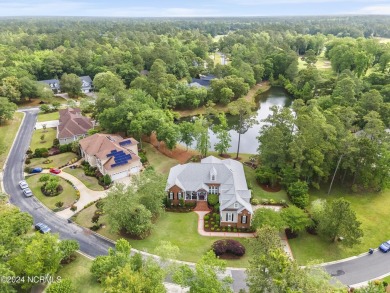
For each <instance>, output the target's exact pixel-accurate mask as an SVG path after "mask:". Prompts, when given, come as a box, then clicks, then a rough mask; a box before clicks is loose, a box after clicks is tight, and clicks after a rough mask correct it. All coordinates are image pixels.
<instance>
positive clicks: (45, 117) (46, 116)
mask: <svg viewBox="0 0 390 293" xmlns="http://www.w3.org/2000/svg"><path fill="white" fill-rule="evenodd" d="M58 119H60V113H59V112H58V111H56V112H52V113H43V112H41V113H39V114H38V120H37V121H38V122H43V121H51V120H58Z"/></svg>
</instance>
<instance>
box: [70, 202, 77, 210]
mask: <svg viewBox="0 0 390 293" xmlns="http://www.w3.org/2000/svg"><path fill="white" fill-rule="evenodd" d="M70 210H71V211H72V212H74V211H76V210H77V206H75V205H74V204H72V206H71V207H70Z"/></svg>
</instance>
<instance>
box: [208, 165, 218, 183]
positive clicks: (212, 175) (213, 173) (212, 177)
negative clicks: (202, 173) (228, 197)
mask: <svg viewBox="0 0 390 293" xmlns="http://www.w3.org/2000/svg"><path fill="white" fill-rule="evenodd" d="M215 180H217V170H215V168H214V167H213V168H211V170H210V181H215Z"/></svg>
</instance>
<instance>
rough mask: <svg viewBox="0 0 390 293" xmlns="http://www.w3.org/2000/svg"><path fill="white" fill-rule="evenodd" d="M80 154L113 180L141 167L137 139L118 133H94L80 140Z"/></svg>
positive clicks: (126, 175) (138, 170) (137, 170)
mask: <svg viewBox="0 0 390 293" xmlns="http://www.w3.org/2000/svg"><path fill="white" fill-rule="evenodd" d="M80 150H81V155H82V157H83V158H84V160H85V161H87V162H88V163H89V164H90V165H91V166H92V167H97V168H98V170H99V171H100V173H102V174H103V175H106V174H108V175H109V176H110V177H111V180H113V181H115V180H118V179H122V178H125V177H129V176H131V175H132V174H137V173H139V172H140V171H141V169H142V163H141V159H140V157H139V156H138V141H136V140H135V139H134V138H132V137H130V138H123V137H121V136H120V135H114V134H102V133H96V134H94V135H91V136H88V137H86V138H83V139H81V140H80Z"/></svg>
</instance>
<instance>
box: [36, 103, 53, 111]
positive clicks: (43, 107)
mask: <svg viewBox="0 0 390 293" xmlns="http://www.w3.org/2000/svg"><path fill="white" fill-rule="evenodd" d="M39 110H41V111H42V112H43V113H50V112H51V107H50V106H49V105H47V104H43V105H40V106H39Z"/></svg>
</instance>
